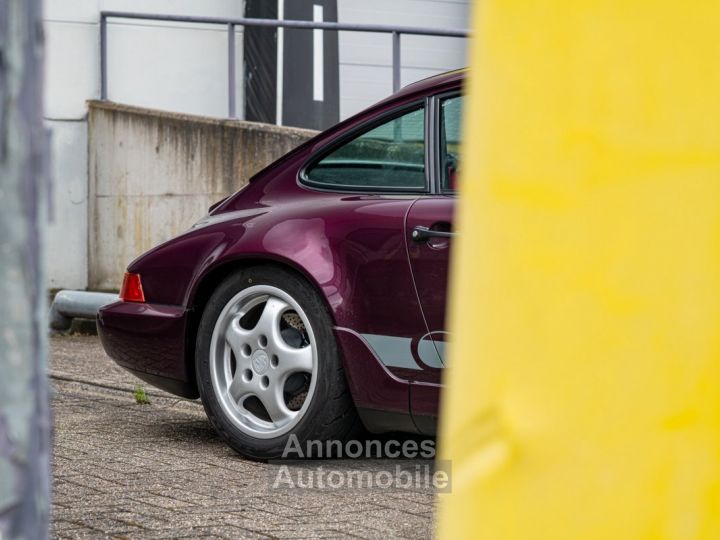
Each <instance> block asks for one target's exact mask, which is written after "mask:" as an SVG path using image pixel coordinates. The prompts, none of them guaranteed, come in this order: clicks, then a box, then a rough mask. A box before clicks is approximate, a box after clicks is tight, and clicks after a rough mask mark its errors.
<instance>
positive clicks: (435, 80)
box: [391, 68, 468, 99]
mask: <svg viewBox="0 0 720 540" xmlns="http://www.w3.org/2000/svg"><path fill="white" fill-rule="evenodd" d="M467 72H468V69H467V68H462V69H456V70H454V71H446V72H445V73H440V74H438V75H433V76H431V77H427V78H426V79H421V80H419V81H417V82H414V83H411V84H408V85H407V86H405V87H403V88H401V89H400V90H398V91H397V92H395V93H394V94H393V95H392V96H391V98H393V99H394V98H397V97H401V96H405V95H408V94H414V93H416V92H431V91H432V90H434V89H435V88H437V87H440V86H445V85H446V84H449V83H453V82H461V83H462V82H463V81H464V80H465V77H466V76H467Z"/></svg>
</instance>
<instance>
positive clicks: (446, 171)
mask: <svg viewBox="0 0 720 540" xmlns="http://www.w3.org/2000/svg"><path fill="white" fill-rule="evenodd" d="M462 107H463V96H453V97H447V98H444V99H441V100H440V179H441V188H442V190H443V191H455V190H456V189H457V180H458V175H459V173H460V157H461V156H460V136H461V135H462V133H461V119H462Z"/></svg>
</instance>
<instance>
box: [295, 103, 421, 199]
mask: <svg viewBox="0 0 720 540" xmlns="http://www.w3.org/2000/svg"><path fill="white" fill-rule="evenodd" d="M304 176H305V180H306V181H308V182H310V183H312V184H316V185H318V186H321V187H328V188H333V187H336V188H341V189H361V190H382V189H393V190H412V191H416V190H422V189H425V186H426V179H425V109H424V108H419V109H415V110H413V111H410V112H405V113H404V114H402V115H401V116H397V117H395V118H393V119H392V120H388V121H386V122H384V123H383V124H381V125H379V126H376V127H374V128H372V129H369V130H368V131H365V132H364V133H362V134H361V135H358V136H356V137H355V138H353V139H352V140H350V141H349V142H345V143H344V144H342V145H341V146H339V147H337V148H335V149H334V150H332V151H331V152H330V153H328V154H326V155H325V156H324V157H323V158H322V159H320V160H319V161H317V162H315V163H314V164H312V165H311V166H310V167H308V168H307V169H306V171H305V175H304Z"/></svg>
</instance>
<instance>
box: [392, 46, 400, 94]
mask: <svg viewBox="0 0 720 540" xmlns="http://www.w3.org/2000/svg"><path fill="white" fill-rule="evenodd" d="M392 76H393V92H397V91H398V90H400V32H393V33H392Z"/></svg>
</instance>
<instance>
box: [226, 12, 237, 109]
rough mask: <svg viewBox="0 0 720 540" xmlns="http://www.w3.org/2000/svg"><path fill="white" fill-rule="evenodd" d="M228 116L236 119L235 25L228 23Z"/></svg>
mask: <svg viewBox="0 0 720 540" xmlns="http://www.w3.org/2000/svg"><path fill="white" fill-rule="evenodd" d="M228 116H229V117H230V118H237V111H236V106H235V25H234V24H233V23H228Z"/></svg>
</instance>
